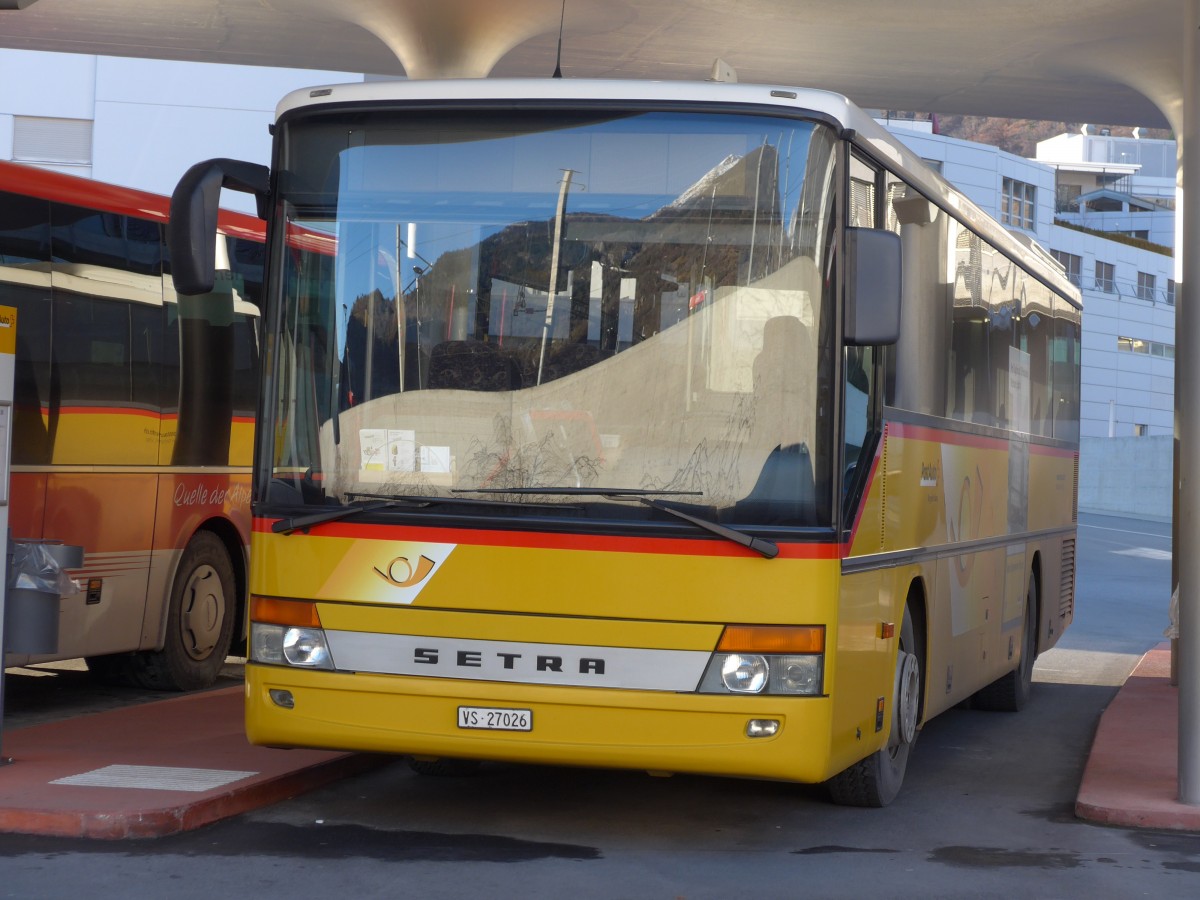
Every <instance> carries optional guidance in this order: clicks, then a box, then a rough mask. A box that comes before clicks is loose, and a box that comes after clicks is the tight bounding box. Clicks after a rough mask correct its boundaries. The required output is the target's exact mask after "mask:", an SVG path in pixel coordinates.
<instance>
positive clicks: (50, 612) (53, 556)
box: [4, 541, 83, 655]
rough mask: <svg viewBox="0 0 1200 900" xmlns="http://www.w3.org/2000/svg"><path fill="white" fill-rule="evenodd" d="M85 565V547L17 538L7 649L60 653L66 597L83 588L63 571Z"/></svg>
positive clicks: (11, 559)
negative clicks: (61, 614) (61, 610)
mask: <svg viewBox="0 0 1200 900" xmlns="http://www.w3.org/2000/svg"><path fill="white" fill-rule="evenodd" d="M82 565H83V548H82V547H77V546H74V545H72V544H62V543H57V542H51V541H16V542H14V543H13V545H12V548H11V553H10V557H9V583H8V586H7V587H8V597H7V600H6V602H5V604H4V644H5V646H4V649H5V650H6V651H8V652H11V653H28V654H31V655H37V654H47V653H57V652H58V619H59V608H60V605H61V601H62V598H63V597H65V596H69V595H70V594H73V593H75V592H77V591H78V590H79V589H80V587H79V585H78V584H77V583H76V582H75V581H73V580H72V579H71V578H70V577H69V576H68V575H67V574H66V573H65V572H64V571H63V570H64V569H78V568H80V567H81V566H82Z"/></svg>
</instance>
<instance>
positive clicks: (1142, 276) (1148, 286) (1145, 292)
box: [1137, 272, 1154, 302]
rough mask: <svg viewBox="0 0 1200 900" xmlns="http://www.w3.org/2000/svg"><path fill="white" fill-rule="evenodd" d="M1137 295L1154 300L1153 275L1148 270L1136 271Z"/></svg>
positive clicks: (1143, 298)
mask: <svg viewBox="0 0 1200 900" xmlns="http://www.w3.org/2000/svg"><path fill="white" fill-rule="evenodd" d="M1137 295H1138V298H1139V299H1141V300H1150V301H1152V302H1153V300H1154V276H1153V275H1151V274H1150V273H1149V272H1138V281H1137Z"/></svg>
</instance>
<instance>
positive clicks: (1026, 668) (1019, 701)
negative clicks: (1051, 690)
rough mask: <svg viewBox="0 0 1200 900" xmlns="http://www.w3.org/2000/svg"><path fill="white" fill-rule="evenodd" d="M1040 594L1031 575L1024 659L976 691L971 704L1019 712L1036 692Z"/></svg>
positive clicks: (989, 710) (996, 710) (1022, 657)
mask: <svg viewBox="0 0 1200 900" xmlns="http://www.w3.org/2000/svg"><path fill="white" fill-rule="evenodd" d="M1037 637H1038V595H1037V579H1035V578H1034V577H1033V575H1030V576H1029V589H1028V591H1027V592H1026V594H1025V625H1024V628H1023V629H1022V631H1021V660H1020V662H1018V663H1017V667H1016V668H1015V669H1013V670H1012V671H1011V672H1008V673H1007V674H1005V675H1001V676H1000V677H999V678H997V679H996V680H995V681H993V682H992V683H991V684H989V685H988V686H987V687H985V688H982V689H981V690H979V691H977V692H976V693H975V696H974V697H972V698H971V706H972V707H974V708H975V709H982V710H987V711H988V712H1018V711H1020V710H1021V709H1022V708H1024V707H1025V705H1026V704H1027V703H1029V698H1030V697H1031V696H1032V695H1033V664H1034V662H1036V661H1037Z"/></svg>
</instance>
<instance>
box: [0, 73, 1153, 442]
mask: <svg viewBox="0 0 1200 900" xmlns="http://www.w3.org/2000/svg"><path fill="white" fill-rule="evenodd" d="M362 80H364V76H363V75H361V74H354V73H345V72H320V71H312V70H303V69H265V68H258V67H249V66H229V65H219V64H208V63H184V62H170V61H163V60H140V59H124V58H114V57H99V56H86V55H78V54H66V53H40V52H29V51H19V50H0V159H11V160H16V161H19V162H25V163H32V164H36V165H40V166H44V167H47V168H52V169H56V170H59V171H65V172H72V173H75V174H78V175H83V176H88V177H92V178H95V179H97V180H100V181H106V182H111V183H114V184H121V185H127V186H130V187H137V188H141V189H143V190H148V191H153V192H156V193H161V194H169V193H170V192H171V190H172V189H173V188H174V186H175V183H176V181H177V180H178V178H179V176H180V175H181V174H182V173H183V172H184V171H185V170H186V169H187V167H188V166H190V165H191V164H192V163H193V162H195V161H197V160H201V159H206V158H210V157H217V156H229V157H234V158H239V159H249V160H253V161H257V162H263V163H266V162H268V157H269V153H270V135H269V134H268V130H267V129H268V125H269V124H270V122H271V120H272V117H273V114H274V109H275V105H276V103H277V101H278V100H279V99H280V98H281V97H282V96H283V95H284V94H285V93H287V92H288V91H290V90H293V89H295V88H299V87H305V86H308V85H314V84H328V83H337V82H348V81H362ZM885 124H887V125H888V126H889V127H890V128H891V129H892V131H893V133H895V134H896V135H897V136H898V137H899V138H901V139H902V140H904V141H905V142H906V143H908V144H909V145H910V146H911V147H912V148H913V149H914V150H915V151H916V152H917V153H919V154H920V155H921V156H922V157H924V158H925V159H927V160H929V161H930V162H931V163H932V164H933V165H934V167H935V168H939V169H940V170H941V172H942V174H943V175H944V176H945V177H946V178H947V179H948V180H949V181H950V182H952V183H953V184H955V185H956V186H957V187H958V188H959V189H960V190H962V191H963V192H964V193H965V194H967V196H969V197H970V198H971V199H972V200H974V201H975V203H977V204H978V205H979V206H980V207H982V208H983V209H985V210H987V211H988V212H990V213H991V214H992V215H994V216H996V217H997V218H998V219H1000V220H1001V221H1002V222H1004V223H1005V224H1007V225H1008V226H1009V227H1010V228H1012V229H1013V230H1014V231H1016V232H1018V233H1023V234H1026V235H1028V236H1030V237H1032V238H1035V239H1036V240H1037V241H1038V242H1039V243H1041V244H1042V245H1043V246H1045V247H1047V248H1048V249H1050V250H1051V251H1052V252H1053V253H1054V255H1055V256H1056V257H1057V258H1058V260H1059V261H1060V262H1061V263H1062V264H1063V266H1064V268H1065V269H1066V271H1067V273H1068V275H1069V276H1070V277H1071V278H1072V279H1074V280H1075V281H1076V283H1077V284H1079V285H1080V287H1081V288H1082V290H1083V295H1084V307H1085V315H1084V319H1083V323H1084V324H1083V353H1084V355H1083V408H1082V431H1083V435H1084V436H1085V437H1104V436H1132V435H1170V434H1172V433H1173V427H1174V421H1173V405H1174V404H1173V393H1172V392H1173V384H1174V349H1175V348H1174V331H1175V310H1174V295H1175V291H1174V287H1175V282H1174V277H1175V276H1174V263H1173V260H1172V258H1171V257H1170V255H1168V254H1167V253H1166V252H1155V251H1154V250H1153V249H1148V247H1149V245H1147V244H1145V243H1141V244H1134V243H1122V242H1120V241H1118V240H1115V239H1109V238H1106V237H1104V236H1103V235H1101V234H1097V233H1095V232H1094V231H1092V230H1091V229H1095V230H1096V231H1101V230H1103V231H1114V230H1115V231H1121V232H1125V233H1127V234H1128V233H1134V234H1137V235H1139V236H1144V237H1146V238H1147V239H1148V240H1150V241H1158V242H1161V243H1163V244H1164V245H1165V246H1170V245H1171V244H1173V235H1174V213H1173V205H1174V159H1175V153H1174V143H1173V142H1170V141H1150V140H1137V139H1133V138H1113V137H1110V136H1106V135H1093V134H1080V135H1063V136H1061V137H1060V138H1055V139H1054V140H1051V141H1046V142H1044V145H1043V146H1042V147H1039V156H1040V157H1042V158H1043V159H1042V160H1041V161H1033V160H1027V159H1023V158H1021V157H1018V156H1015V155H1013V154H1010V153H1005V152H1003V151H1001V150H999V149H997V148H995V147H990V146H987V145H984V144H976V143H972V142H969V141H963V140H957V139H955V138H950V137H946V136H944V135H938V134H933V132H932V128H931V127H930V123H928V122H912V121H904V120H900V121H891V122H887V123H885ZM222 200H223V202H224V203H225V204H227V205H228V206H231V207H234V208H238V209H243V210H246V211H249V210H251V208H252V203H253V200H252V199H251V198H249V197H248V196H245V195H241V194H237V193H233V192H226V193H225V194H224V195H223V197H222ZM1113 207H1116V208H1115V209H1114V208H1113ZM1056 220H1057V221H1060V222H1062V221H1070V222H1073V223H1075V224H1078V225H1081V226H1085V227H1086V228H1088V229H1089V230H1088V231H1081V230H1075V229H1072V228H1069V227H1066V226H1064V225H1059V224H1055V222H1056ZM1167 235H1170V238H1169V239H1168V238H1167Z"/></svg>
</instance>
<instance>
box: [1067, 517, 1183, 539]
mask: <svg viewBox="0 0 1200 900" xmlns="http://www.w3.org/2000/svg"><path fill="white" fill-rule="evenodd" d="M1078 527H1079V528H1094V529H1095V530H1096V531H1115V532H1116V533H1117V534H1136V535H1138V536H1139V537H1152V538H1160V539H1161V540H1164V541H1169V540H1170V539H1171V535H1169V534H1155V533H1154V532H1153V531H1126V530H1125V529H1123V528H1105V527H1104V526H1103V525H1085V524H1083V523H1082V522H1080V523H1079V525H1078Z"/></svg>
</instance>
